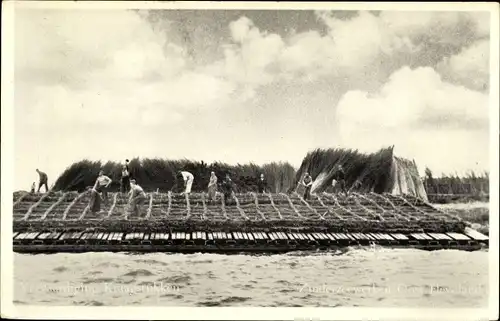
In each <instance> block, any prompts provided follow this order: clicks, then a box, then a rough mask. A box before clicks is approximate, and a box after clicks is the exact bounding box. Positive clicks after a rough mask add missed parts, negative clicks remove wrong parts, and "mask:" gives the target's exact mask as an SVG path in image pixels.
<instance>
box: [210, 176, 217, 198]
mask: <svg viewBox="0 0 500 321" xmlns="http://www.w3.org/2000/svg"><path fill="white" fill-rule="evenodd" d="M216 194H217V176H216V175H215V172H211V173H210V182H208V200H209V201H210V202H212V201H215V196H216Z"/></svg>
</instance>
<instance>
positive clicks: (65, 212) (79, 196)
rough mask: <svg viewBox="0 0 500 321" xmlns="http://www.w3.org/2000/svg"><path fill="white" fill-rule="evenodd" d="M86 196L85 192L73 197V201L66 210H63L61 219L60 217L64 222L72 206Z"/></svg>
mask: <svg viewBox="0 0 500 321" xmlns="http://www.w3.org/2000/svg"><path fill="white" fill-rule="evenodd" d="M86 194H87V191H85V192H82V193H80V194H78V196H77V197H75V199H74V200H73V201H72V202H71V203H70V204H69V205H68V207H66V209H65V210H64V213H63V217H62V220H63V221H64V220H66V217H67V216H68V213H69V211H70V210H71V208H72V207H73V205H75V204H76V203H77V202H78V201H79V200H80V199H81V198H82V197H83V196H85V195H86Z"/></svg>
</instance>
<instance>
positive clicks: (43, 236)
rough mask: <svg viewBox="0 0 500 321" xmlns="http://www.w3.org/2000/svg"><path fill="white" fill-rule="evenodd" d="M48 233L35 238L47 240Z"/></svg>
mask: <svg viewBox="0 0 500 321" xmlns="http://www.w3.org/2000/svg"><path fill="white" fill-rule="evenodd" d="M49 235H50V233H42V234H40V235H38V236H37V238H38V239H40V240H45V239H46V238H47V236H49Z"/></svg>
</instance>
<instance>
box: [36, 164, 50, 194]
mask: <svg viewBox="0 0 500 321" xmlns="http://www.w3.org/2000/svg"><path fill="white" fill-rule="evenodd" d="M36 171H37V173H38V175H39V176H40V182H39V183H38V192H37V193H40V188H42V186H45V192H48V191H49V185H48V177H47V174H45V173H44V172H41V171H39V170H38V168H37V169H36Z"/></svg>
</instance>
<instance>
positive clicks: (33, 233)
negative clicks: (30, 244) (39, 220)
mask: <svg viewBox="0 0 500 321" xmlns="http://www.w3.org/2000/svg"><path fill="white" fill-rule="evenodd" d="M38 234H40V233H39V232H32V233H30V234H28V236H26V238H25V239H26V240H32V239H34V238H35V237H36V236H37V235H38Z"/></svg>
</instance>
